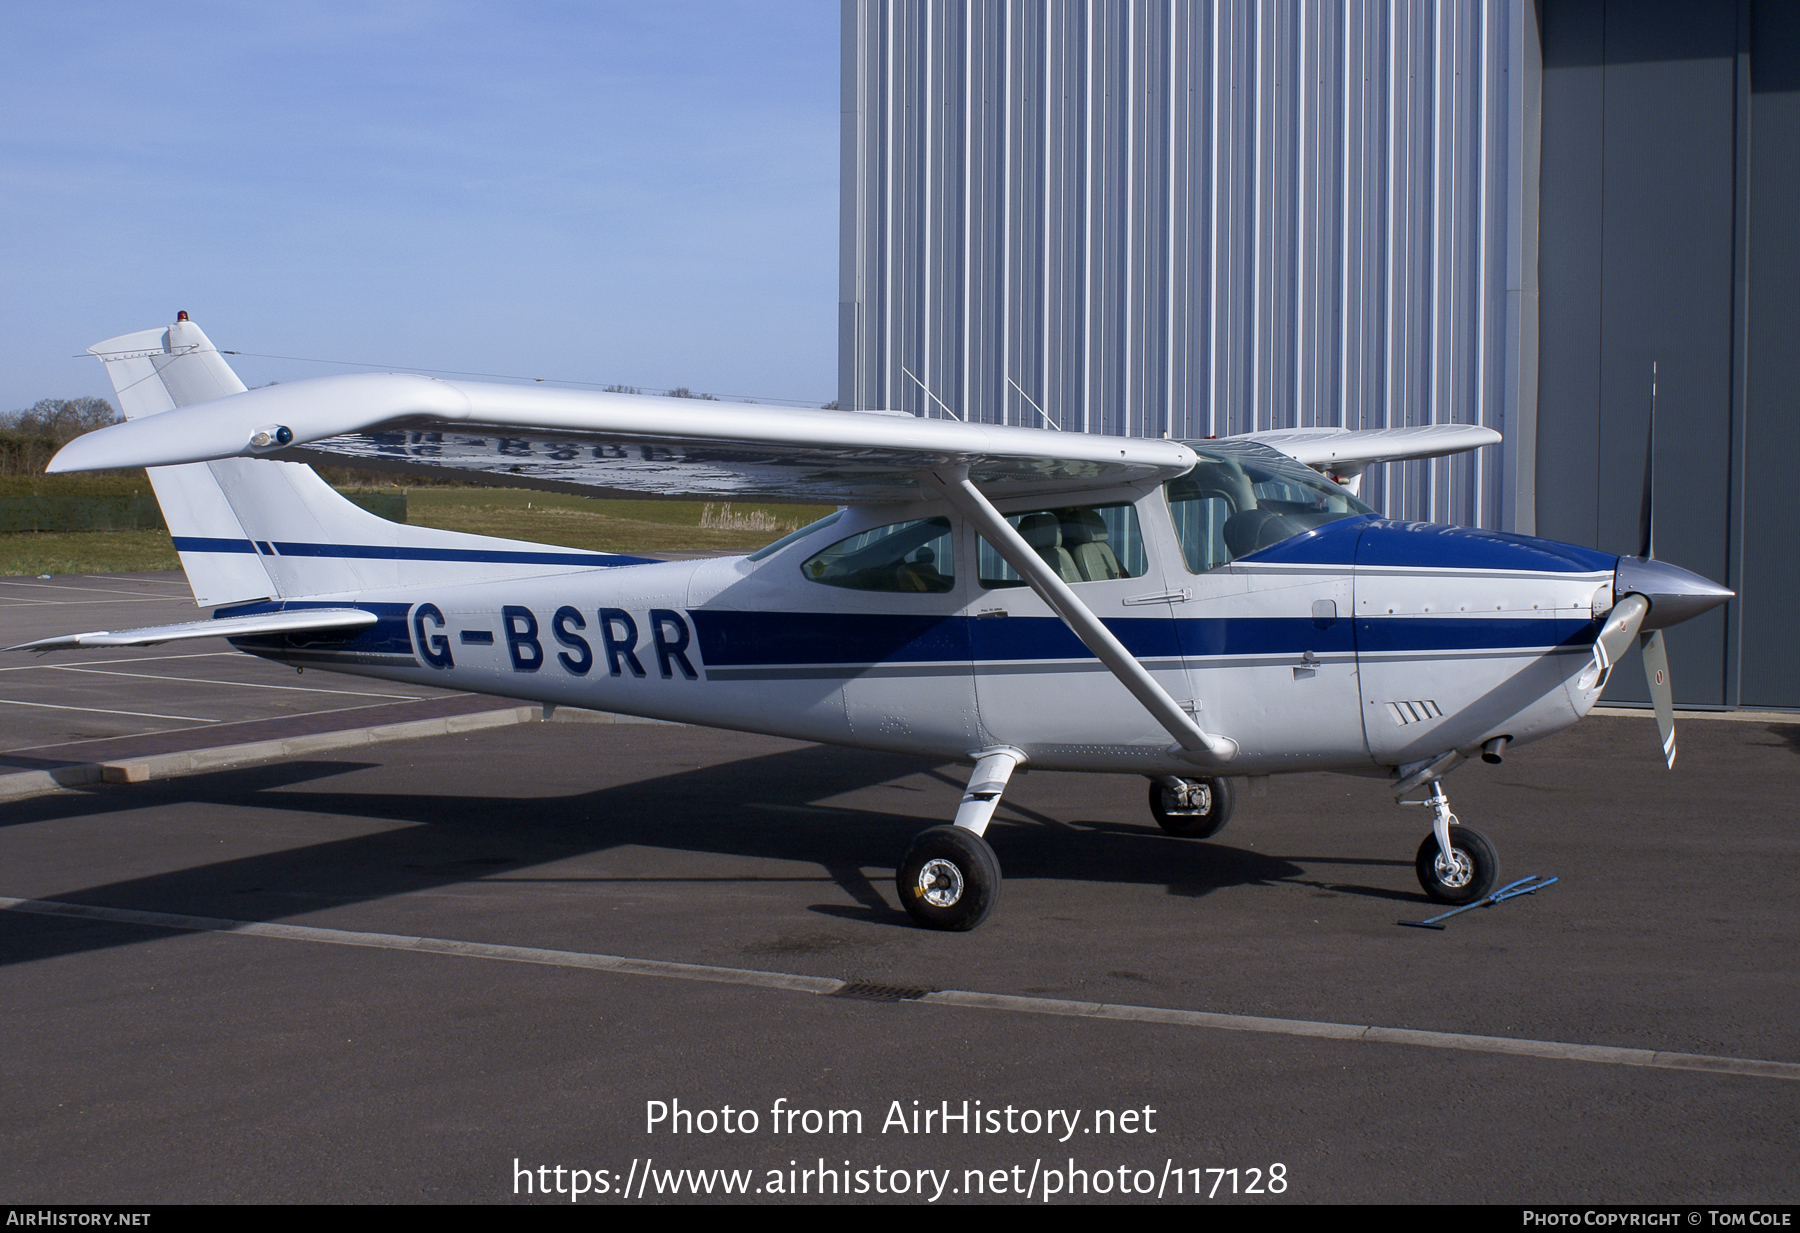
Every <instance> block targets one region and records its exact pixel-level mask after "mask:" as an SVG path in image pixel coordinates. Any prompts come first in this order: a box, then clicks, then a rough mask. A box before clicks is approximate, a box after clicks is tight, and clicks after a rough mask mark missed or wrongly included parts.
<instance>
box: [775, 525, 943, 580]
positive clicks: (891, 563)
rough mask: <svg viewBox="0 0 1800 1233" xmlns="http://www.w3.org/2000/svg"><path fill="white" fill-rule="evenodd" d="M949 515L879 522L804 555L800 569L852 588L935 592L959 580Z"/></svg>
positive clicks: (814, 578)
mask: <svg viewBox="0 0 1800 1233" xmlns="http://www.w3.org/2000/svg"><path fill="white" fill-rule="evenodd" d="M951 538H952V537H951V535H950V520H949V519H948V518H920V519H917V520H916V521H913V522H897V523H894V524H893V525H892V526H886V527H876V528H875V529H874V530H872V531H863V532H861V533H860V534H857V535H852V536H851V537H850V538H848V539H840V540H839V541H838V542H837V543H835V544H833V545H832V546H831V547H829V548H827V549H825V550H824V551H823V552H819V553H816V554H814V555H813V556H810V557H808V558H806V560H805V561H804V562H802V563H801V565H800V572H801V573H802V574H804V575H806V577H807V578H809V579H811V580H812V581H814V582H818V583H822V584H823V585H825V586H828V587H844V588H846V589H848V590H851V591H898V592H901V593H912V594H924V595H936V594H942V593H943V592H945V591H948V590H950V589H952V588H953V587H955V586H956V567H955V562H954V560H953V559H952V556H951V551H950V541H951Z"/></svg>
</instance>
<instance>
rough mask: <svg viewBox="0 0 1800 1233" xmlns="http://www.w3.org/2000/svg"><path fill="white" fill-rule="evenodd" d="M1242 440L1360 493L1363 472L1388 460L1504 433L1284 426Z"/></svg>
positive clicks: (1434, 454) (1433, 427)
mask: <svg viewBox="0 0 1800 1233" xmlns="http://www.w3.org/2000/svg"><path fill="white" fill-rule="evenodd" d="M1232 439H1233V440H1237V441H1256V442H1258V443H1260V444H1263V445H1266V446H1268V447H1269V448H1271V449H1276V450H1280V451H1281V452H1282V453H1284V454H1286V455H1287V456H1288V457H1290V458H1292V459H1294V460H1296V461H1298V462H1303V463H1305V464H1306V465H1307V466H1309V467H1314V468H1316V469H1317V470H1319V471H1321V472H1323V473H1324V474H1325V475H1327V476H1329V477H1330V478H1331V479H1332V480H1333V481H1335V482H1336V483H1339V484H1342V485H1343V486H1344V487H1346V488H1348V489H1349V490H1350V491H1351V492H1352V493H1355V492H1356V491H1357V489H1358V488H1359V487H1360V486H1361V483H1362V474H1363V472H1364V471H1365V470H1367V469H1368V468H1369V467H1371V466H1373V465H1375V464H1377V463H1383V462H1400V461H1402V460H1405V459H1413V458H1442V457H1444V456H1445V455H1447V454H1460V453H1462V452H1463V451H1464V450H1473V449H1480V448H1481V447H1482V446H1484V445H1498V444H1499V443H1500V434H1499V433H1497V432H1495V431H1494V430H1493V429H1492V428H1483V427H1481V426H1480V425H1478V424H1411V425H1406V426H1404V427H1400V428H1363V429H1358V430H1355V431H1352V430H1351V429H1348V428H1278V429H1275V430H1273V431H1270V432H1253V433H1248V434H1246V435H1244V436H1242V437H1234V438H1232Z"/></svg>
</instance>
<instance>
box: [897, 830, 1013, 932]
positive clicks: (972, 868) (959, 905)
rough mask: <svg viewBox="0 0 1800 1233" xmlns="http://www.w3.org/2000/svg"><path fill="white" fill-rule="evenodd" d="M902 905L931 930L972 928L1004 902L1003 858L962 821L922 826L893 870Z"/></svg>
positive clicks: (910, 914)
mask: <svg viewBox="0 0 1800 1233" xmlns="http://www.w3.org/2000/svg"><path fill="white" fill-rule="evenodd" d="M894 883H895V885H896V886H897V887H898V889H899V891H900V906H902V907H904V908H905V909H906V914H907V915H908V916H910V917H912V918H913V919H914V920H916V921H918V922H919V923H920V924H921V925H924V926H925V927H926V928H927V929H950V930H959V931H960V930H965V929H973V928H975V926H977V925H979V924H980V923H981V922H982V921H984V920H986V919H987V914H988V913H989V912H991V911H993V910H994V905H995V904H996V903H998V902H999V901H1000V860H999V858H998V857H996V856H995V855H994V850H993V849H992V848H990V847H989V846H988V844H987V840H985V839H983V838H982V837H981V836H980V835H977V834H976V833H975V832H974V831H971V830H965V829H964V828H963V827H960V826H934V827H932V828H931V829H930V830H928V831H921V832H920V833H919V834H918V836H917V837H916V838H914V839H913V841H912V843H911V844H910V845H909V846H908V847H907V849H906V855H905V856H904V857H903V858H902V859H901V861H900V868H899V869H898V870H897V871H896V872H895V874H894Z"/></svg>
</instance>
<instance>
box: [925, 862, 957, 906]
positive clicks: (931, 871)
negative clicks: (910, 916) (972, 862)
mask: <svg viewBox="0 0 1800 1233" xmlns="http://www.w3.org/2000/svg"><path fill="white" fill-rule="evenodd" d="M962 893H963V875H962V870H960V869H958V868H957V867H956V862H954V861H947V860H945V859H944V858H943V857H941V856H938V857H933V858H932V859H931V860H928V861H926V862H925V864H924V865H923V866H922V867H921V868H920V869H919V897H920V898H922V899H924V900H925V902H926V903H929V904H930V905H931V906H932V907H934V908H948V907H954V906H955V905H956V901H957V900H959V899H961V898H962Z"/></svg>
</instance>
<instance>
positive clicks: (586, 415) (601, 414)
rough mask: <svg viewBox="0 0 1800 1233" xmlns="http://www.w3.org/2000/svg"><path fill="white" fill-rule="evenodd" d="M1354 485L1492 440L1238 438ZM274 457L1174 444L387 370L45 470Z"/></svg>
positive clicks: (200, 414) (520, 471) (1475, 434)
mask: <svg viewBox="0 0 1800 1233" xmlns="http://www.w3.org/2000/svg"><path fill="white" fill-rule="evenodd" d="M1236 439H1237V440H1251V441H1256V442H1260V443H1262V444H1266V445H1268V446H1270V447H1271V448H1274V449H1278V450H1280V451H1281V452H1283V453H1286V454H1289V455H1290V456H1292V457H1294V458H1297V459H1298V460H1299V461H1301V462H1305V463H1308V464H1310V465H1313V466H1316V467H1318V468H1319V469H1320V470H1323V471H1326V472H1327V473H1328V474H1332V475H1334V476H1343V477H1344V478H1346V479H1354V478H1355V476H1357V475H1360V474H1361V472H1362V470H1363V468H1364V467H1366V466H1368V465H1370V464H1371V463H1374V462H1385V461H1391V460H1394V459H1399V458H1419V457H1433V456H1436V455H1440V454H1446V453H1455V452H1458V451H1461V450H1466V449H1472V448H1475V447H1477V446H1481V445H1487V444H1491V443H1492V442H1494V441H1497V440H1499V434H1498V433H1495V432H1494V431H1493V430H1491V429H1486V428H1477V427H1473V426H1468V425H1426V426H1421V427H1417V428H1395V429H1375V430H1369V431H1363V432H1351V431H1347V430H1344V429H1289V430H1284V431H1278V432H1269V433H1259V434H1252V435H1251V436H1249V437H1248V438H1236ZM221 458H274V459H281V460H285V461H291V462H329V463H336V464H339V465H344V464H350V465H355V466H362V467H369V468H374V469H391V470H401V471H433V472H441V471H442V470H443V469H444V468H452V469H461V470H468V471H472V472H477V473H480V474H481V475H482V477H483V478H484V479H488V480H495V481H499V482H502V483H506V482H510V483H522V484H527V485H529V486H532V487H543V488H555V489H562V490H567V491H574V492H578V493H583V494H586V495H622V496H662V497H672V496H686V497H700V498H717V497H724V498H761V499H776V500H781V499H785V500H790V501H823V502H833V503H843V504H851V503H861V502H875V501H905V500H913V499H917V498H920V497H924V496H928V495H932V487H931V485H930V483H929V482H928V481H927V480H925V479H924V478H923V474H924V473H926V472H930V471H936V470H941V469H942V468H944V467H966V468H967V469H968V474H969V478H970V480H971V481H972V482H973V483H975V484H977V485H978V486H979V487H980V488H981V489H982V490H983V491H984V492H986V493H988V494H989V495H990V496H992V497H996V498H998V497H1006V496H1013V495H1025V494H1034V495H1037V494H1041V495H1052V494H1055V493H1059V492H1074V491H1081V490H1085V489H1094V488H1105V487H1113V486H1116V485H1119V484H1122V483H1132V482H1139V481H1150V482H1156V481H1161V480H1165V479H1172V478H1174V477H1175V476H1177V475H1180V474H1183V473H1184V472H1186V471H1187V470H1188V469H1190V468H1191V467H1192V466H1193V465H1194V462H1195V460H1196V454H1195V452H1194V450H1193V448H1190V447H1189V446H1188V445H1186V444H1184V443H1182V442H1177V441H1161V440H1146V439H1143V438H1130V437H1110V436H1099V435H1094V434H1087V433H1047V432H1043V431H1041V430H1038V429H1033V428H1012V427H1004V426H999V425H993V424H965V423H958V422H955V421H950V420H929V419H921V418H918V417H916V416H913V415H910V414H907V413H904V412H845V411H812V410H791V409H783V408H771V407H765V406H759V405H744V404H732V403H721V402H712V401H700V400H686V399H670V398H655V397H644V396H641V395H631V394H603V393H589V392H581V391H572V390H562V389H546V388H539V387H533V386H518V385H497V384H490V383H480V382H463V381H444V380H439V379H436V378H432V377H423V376H415V375H407V374H399V373H371V374H361V375H356V376H342V377H324V378H319V379H316V380H311V381H297V382H294V383H292V384H287V385H276V386H265V387H263V388H262V389H256V390H249V391H246V392H244V393H240V394H233V395H230V396H228V397H224V398H213V399H210V400H208V401H204V402H196V403H193V404H190V405H187V406H181V407H176V408H174V409H171V410H168V411H163V412H162V413H160V414H156V415H150V416H144V417H141V418H140V419H137V420H133V421H131V422H128V423H125V424H119V425H115V426H113V427H111V428H106V429H102V430H101V431H99V432H96V433H91V434H89V435H87V436H84V437H79V438H77V439H76V440H75V441H73V442H71V443H70V444H69V445H68V446H67V447H65V448H64V449H63V451H62V452H61V453H60V454H58V455H57V457H56V459H55V460H54V461H53V462H52V463H51V466H50V470H52V471H89V470H106V469H113V468H120V467H138V466H164V465H171V464H177V463H188V462H201V461H209V460H214V459H221Z"/></svg>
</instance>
